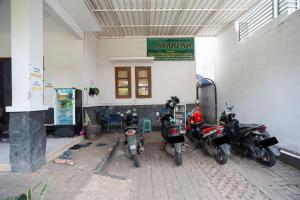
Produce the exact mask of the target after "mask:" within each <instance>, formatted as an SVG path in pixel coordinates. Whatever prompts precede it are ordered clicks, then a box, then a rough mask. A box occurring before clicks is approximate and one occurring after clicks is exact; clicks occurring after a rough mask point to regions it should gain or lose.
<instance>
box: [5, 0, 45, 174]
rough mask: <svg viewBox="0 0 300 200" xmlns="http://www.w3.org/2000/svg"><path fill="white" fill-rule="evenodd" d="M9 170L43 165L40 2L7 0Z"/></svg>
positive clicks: (35, 167) (41, 4) (41, 18)
mask: <svg viewBox="0 0 300 200" xmlns="http://www.w3.org/2000/svg"><path fill="white" fill-rule="evenodd" d="M11 55H12V106H10V107H7V108H6V110H7V111H8V112H10V123H9V126H10V127H9V129H10V162H11V166H12V171H34V170H36V169H38V168H39V167H41V166H42V165H43V164H44V162H45V150H46V132H45V127H44V125H43V124H44V120H43V119H44V117H43V115H44V111H43V110H46V109H47V108H46V107H45V106H44V105H43V0H21V1H20V0H11Z"/></svg>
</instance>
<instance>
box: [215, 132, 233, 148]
mask: <svg viewBox="0 0 300 200" xmlns="http://www.w3.org/2000/svg"><path fill="white" fill-rule="evenodd" d="M214 142H215V144H216V145H217V146H219V145H221V144H225V143H230V139H229V137H228V136H227V135H223V136H222V137H218V138H215V139H214Z"/></svg>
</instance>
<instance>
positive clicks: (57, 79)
mask: <svg viewBox="0 0 300 200" xmlns="http://www.w3.org/2000/svg"><path fill="white" fill-rule="evenodd" d="M83 44H84V41H83V40H79V39H77V38H76V37H75V36H74V35H73V34H71V33H70V32H69V31H48V32H45V34H44V66H45V71H44V81H45V86H47V85H52V86H53V87H48V88H46V89H45V97H44V103H45V105H47V106H49V107H52V106H53V105H52V95H53V88H64V87H67V88H70V87H76V88H79V89H83Z"/></svg>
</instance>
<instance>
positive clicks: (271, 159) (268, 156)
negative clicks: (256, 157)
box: [260, 148, 276, 167]
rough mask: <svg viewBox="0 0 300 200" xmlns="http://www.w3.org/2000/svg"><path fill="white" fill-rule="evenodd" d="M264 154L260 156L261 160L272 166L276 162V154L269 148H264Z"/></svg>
mask: <svg viewBox="0 0 300 200" xmlns="http://www.w3.org/2000/svg"><path fill="white" fill-rule="evenodd" d="M264 151H265V152H264V153H263V156H262V157H261V158H260V162H261V163H262V164H264V165H266V166H268V167H272V166H274V165H275V164H276V158H275V155H274V154H273V153H272V151H271V150H270V149H268V148H265V149H264Z"/></svg>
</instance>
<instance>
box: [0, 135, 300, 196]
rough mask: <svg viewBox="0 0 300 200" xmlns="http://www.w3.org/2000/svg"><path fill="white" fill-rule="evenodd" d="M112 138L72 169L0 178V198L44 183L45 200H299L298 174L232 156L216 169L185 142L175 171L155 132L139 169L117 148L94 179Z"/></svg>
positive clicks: (83, 154) (53, 167) (52, 167)
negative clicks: (183, 151)
mask: <svg viewBox="0 0 300 200" xmlns="http://www.w3.org/2000/svg"><path fill="white" fill-rule="evenodd" d="M117 137H120V135H119V136H116V135H111V134H109V135H105V136H102V137H101V138H100V141H101V142H107V143H108V144H109V145H107V146H103V147H96V146H95V145H92V146H90V147H88V148H86V149H82V150H80V151H78V152H75V153H74V160H75V162H76V165H75V166H74V167H67V166H64V165H58V164H54V163H52V162H51V163H48V164H47V165H45V166H44V167H43V168H42V169H40V170H38V172H36V173H33V174H12V173H0V197H4V196H7V195H12V194H18V193H20V192H23V191H24V190H26V188H28V187H33V186H35V185H36V184H38V183H39V182H41V181H43V182H47V183H48V185H49V191H48V193H47V199H51V200H52V199H55V200H60V199H63V200H67V199H75V200H96V199H97V200H98V199H104V200H110V199H112V200H115V199H116V200H117V199H118V200H120V199H121V200H129V199H130V200H138V199H140V200H148V199H159V200H167V199H170V200H173V199H180V200H181V199H186V200H198V199H258V200H259V199H284V200H286V199H287V200H289V199H290V200H295V199H300V172H299V171H298V170H296V169H294V168H290V167H288V166H286V165H284V164H283V163H281V162H278V164H277V165H276V166H274V167H272V168H267V167H264V166H261V165H259V164H258V163H256V162H255V161H251V160H248V159H246V158H245V159H241V158H240V157H239V156H236V155H233V156H231V158H230V159H229V162H228V163H227V164H226V165H223V166H221V165H219V164H217V163H216V162H215V160H214V159H212V158H210V157H207V156H205V155H203V154H202V153H201V151H200V150H199V149H196V148H195V147H194V145H193V144H191V143H190V142H188V145H189V150H188V151H187V152H185V153H184V156H183V166H181V167H177V166H176V165H175V162H174V160H173V159H172V157H170V155H169V154H167V153H166V152H163V151H161V150H160V146H161V143H160V141H161V138H160V134H159V133H158V132H155V133H152V134H149V135H146V146H145V153H144V155H143V157H142V159H141V164H142V166H141V168H135V167H133V163H132V161H131V160H129V159H128V158H127V157H126V154H125V153H124V145H123V144H122V143H120V145H119V147H118V148H117V149H116V152H115V155H114V156H113V157H112V160H111V162H109V163H108V165H107V166H106V170H105V171H106V172H105V173H102V174H101V175H99V174H96V173H94V172H95V168H96V166H97V163H99V161H100V160H101V159H102V158H103V157H104V155H105V153H106V152H107V151H108V149H110V148H111V147H112V145H113V143H114V141H116V138H117ZM121 138H123V137H121ZM96 143H97V142H94V144H96Z"/></svg>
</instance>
